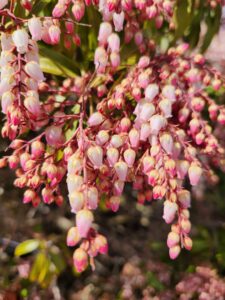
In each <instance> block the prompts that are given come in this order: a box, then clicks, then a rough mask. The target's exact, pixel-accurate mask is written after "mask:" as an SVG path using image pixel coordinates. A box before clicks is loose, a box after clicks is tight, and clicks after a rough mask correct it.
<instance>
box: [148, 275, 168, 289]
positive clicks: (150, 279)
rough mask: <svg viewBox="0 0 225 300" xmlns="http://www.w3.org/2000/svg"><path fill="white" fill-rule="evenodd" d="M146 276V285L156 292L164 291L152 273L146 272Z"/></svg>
mask: <svg viewBox="0 0 225 300" xmlns="http://www.w3.org/2000/svg"><path fill="white" fill-rule="evenodd" d="M146 275H147V282H148V285H150V286H152V287H153V288H155V289H156V290H157V291H163V290H164V285H163V284H162V283H161V282H160V281H159V280H158V278H157V277H156V276H155V275H154V274H153V273H152V272H147V274H146Z"/></svg>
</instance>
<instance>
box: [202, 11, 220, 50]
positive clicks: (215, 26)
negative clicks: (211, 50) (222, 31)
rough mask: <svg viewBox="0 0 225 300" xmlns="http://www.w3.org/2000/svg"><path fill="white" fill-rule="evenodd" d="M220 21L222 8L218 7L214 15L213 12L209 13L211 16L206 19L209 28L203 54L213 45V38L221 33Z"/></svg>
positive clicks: (203, 45)
mask: <svg viewBox="0 0 225 300" xmlns="http://www.w3.org/2000/svg"><path fill="white" fill-rule="evenodd" d="M220 20H221V7H220V5H217V7H216V9H215V10H214V13H213V14H212V13H211V11H209V15H208V17H207V18H206V24H207V27H208V28H207V32H206V34H205V37H204V40H203V43H202V46H201V51H202V52H205V51H206V50H207V48H208V47H209V45H210V44H211V41H212V39H213V37H214V36H215V34H216V33H217V32H218V31H219V28H220Z"/></svg>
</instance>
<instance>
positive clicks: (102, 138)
mask: <svg viewBox="0 0 225 300" xmlns="http://www.w3.org/2000/svg"><path fill="white" fill-rule="evenodd" d="M108 140H109V134H108V132H107V131H106V130H100V131H99V132H98V134H97V135H96V143H97V144H98V145H100V146H102V145H104V144H105V143H106V142H108Z"/></svg>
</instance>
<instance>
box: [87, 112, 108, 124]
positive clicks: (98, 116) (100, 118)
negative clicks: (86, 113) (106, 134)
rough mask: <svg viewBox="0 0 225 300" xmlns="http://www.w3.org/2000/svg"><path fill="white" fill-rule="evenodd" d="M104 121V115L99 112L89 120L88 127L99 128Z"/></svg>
mask: <svg viewBox="0 0 225 300" xmlns="http://www.w3.org/2000/svg"><path fill="white" fill-rule="evenodd" d="M103 121H104V118H103V115H102V114H100V113H99V112H95V113H93V114H92V115H91V116H90V118H89V119H88V125H89V126H90V127H93V126H98V125H100V124H101V123H102V122H103Z"/></svg>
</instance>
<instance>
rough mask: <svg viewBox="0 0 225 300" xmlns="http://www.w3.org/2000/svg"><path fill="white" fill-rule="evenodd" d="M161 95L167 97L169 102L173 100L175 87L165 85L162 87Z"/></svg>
mask: <svg viewBox="0 0 225 300" xmlns="http://www.w3.org/2000/svg"><path fill="white" fill-rule="evenodd" d="M162 95H163V96H164V97H165V98H166V99H169V100H170V101H171V102H175V100H176V93H175V87H174V86H173V85H165V86H164V87H163V89H162Z"/></svg>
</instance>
